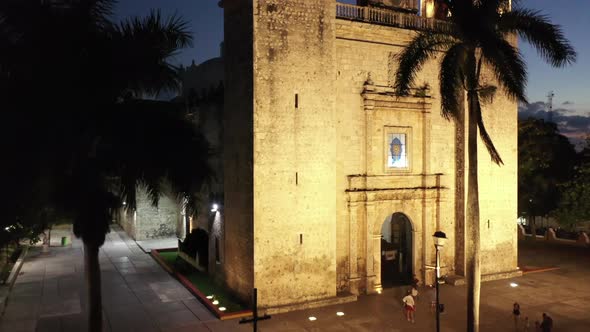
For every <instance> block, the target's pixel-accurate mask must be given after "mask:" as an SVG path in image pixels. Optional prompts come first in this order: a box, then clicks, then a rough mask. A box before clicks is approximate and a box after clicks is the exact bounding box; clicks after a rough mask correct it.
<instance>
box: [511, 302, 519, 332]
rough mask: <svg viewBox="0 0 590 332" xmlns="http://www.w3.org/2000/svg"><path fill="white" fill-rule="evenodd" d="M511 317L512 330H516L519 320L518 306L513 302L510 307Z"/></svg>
mask: <svg viewBox="0 0 590 332" xmlns="http://www.w3.org/2000/svg"><path fill="white" fill-rule="evenodd" d="M512 316H514V328H516V329H517V330H518V319H519V318H520V304H518V302H514V304H513V305H512Z"/></svg>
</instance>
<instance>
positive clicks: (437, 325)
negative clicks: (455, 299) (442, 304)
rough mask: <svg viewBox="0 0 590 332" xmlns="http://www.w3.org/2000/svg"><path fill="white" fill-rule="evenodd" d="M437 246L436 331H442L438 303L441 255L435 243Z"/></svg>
mask: <svg viewBox="0 0 590 332" xmlns="http://www.w3.org/2000/svg"><path fill="white" fill-rule="evenodd" d="M435 248H436V280H435V281H434V282H435V283H436V332H440V308H439V303H438V279H439V278H440V255H439V251H438V246H436V245H435Z"/></svg>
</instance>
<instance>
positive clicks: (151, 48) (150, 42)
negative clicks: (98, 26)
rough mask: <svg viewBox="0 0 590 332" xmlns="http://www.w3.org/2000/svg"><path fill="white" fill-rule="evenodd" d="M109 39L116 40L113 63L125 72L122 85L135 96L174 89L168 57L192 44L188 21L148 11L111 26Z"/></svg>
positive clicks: (175, 73) (173, 73)
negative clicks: (144, 15) (140, 15)
mask: <svg viewBox="0 0 590 332" xmlns="http://www.w3.org/2000/svg"><path fill="white" fill-rule="evenodd" d="M109 35H110V38H111V39H113V40H115V41H116V45H117V49H116V50H114V52H113V53H114V54H116V57H117V58H116V59H113V62H115V63H117V64H118V66H119V67H120V68H121V70H122V71H124V73H125V78H126V80H125V81H124V83H125V87H126V88H128V89H129V90H130V91H133V92H135V94H136V95H141V94H142V93H148V94H157V93H159V92H160V91H177V90H178V89H179V87H180V78H179V76H178V71H177V68H176V67H175V66H173V65H172V64H170V60H172V58H173V57H174V56H175V55H177V54H178V52H179V51H180V50H182V49H183V48H186V47H189V46H191V45H192V35H191V34H190V32H189V31H188V23H187V22H186V21H185V20H184V19H182V18H181V17H180V16H178V15H172V16H170V17H169V18H163V17H162V15H161V13H160V12H159V11H152V12H151V13H150V15H148V16H147V17H145V18H132V19H128V20H126V21H123V22H121V23H120V24H119V25H116V26H114V27H113V28H112V29H111V31H110V34H109Z"/></svg>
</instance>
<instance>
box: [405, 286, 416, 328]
mask: <svg viewBox="0 0 590 332" xmlns="http://www.w3.org/2000/svg"><path fill="white" fill-rule="evenodd" d="M402 302H403V303H404V312H405V313H406V319H407V320H408V322H412V323H414V312H415V311H416V303H415V302H414V298H413V297H412V291H409V290H408V291H407V293H406V296H405V297H404V298H403V299H402Z"/></svg>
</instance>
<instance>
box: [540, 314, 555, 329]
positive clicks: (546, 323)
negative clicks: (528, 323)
mask: <svg viewBox="0 0 590 332" xmlns="http://www.w3.org/2000/svg"><path fill="white" fill-rule="evenodd" d="M552 329H553V319H552V318H551V317H549V315H547V314H546V313H543V321H542V322H541V331H542V332H551V330H552Z"/></svg>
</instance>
